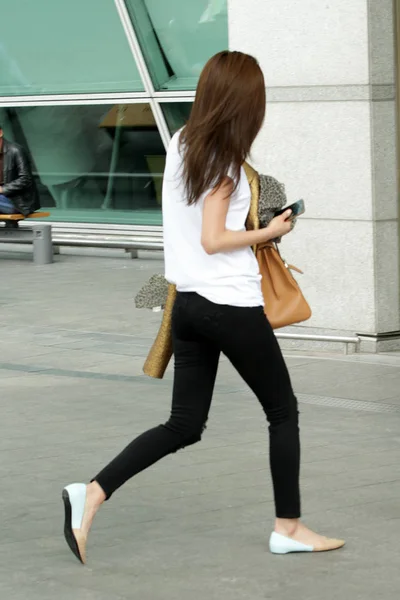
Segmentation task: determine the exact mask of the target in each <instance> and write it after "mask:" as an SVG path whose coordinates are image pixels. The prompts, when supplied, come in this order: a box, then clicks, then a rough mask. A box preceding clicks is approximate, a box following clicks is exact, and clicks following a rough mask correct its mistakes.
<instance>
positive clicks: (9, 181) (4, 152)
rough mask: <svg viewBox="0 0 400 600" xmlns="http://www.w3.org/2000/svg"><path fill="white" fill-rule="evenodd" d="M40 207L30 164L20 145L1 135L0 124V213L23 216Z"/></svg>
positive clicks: (0, 128)
mask: <svg viewBox="0 0 400 600" xmlns="http://www.w3.org/2000/svg"><path fill="white" fill-rule="evenodd" d="M39 208H40V202H39V194H38V192H37V189H36V185H35V182H34V179H33V175H32V171H31V166H30V164H29V160H28V158H27V156H26V153H25V151H24V149H23V148H21V146H19V145H18V144H14V143H13V142H8V141H7V140H6V139H4V137H3V129H2V127H1V125H0V214H3V215H13V214H21V215H24V216H25V217H26V216H27V215H29V214H31V213H32V212H34V211H35V210H38V209H39Z"/></svg>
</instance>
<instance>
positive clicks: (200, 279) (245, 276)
mask: <svg viewBox="0 0 400 600" xmlns="http://www.w3.org/2000/svg"><path fill="white" fill-rule="evenodd" d="M179 134H180V132H178V133H176V134H175V135H174V137H173V138H172V140H171V143H170V146H169V148H168V152H167V161H166V168H165V173H164V183H163V203H162V206H163V224H164V255H165V277H166V279H167V280H168V281H169V282H171V283H174V284H175V285H176V287H177V290H178V291H179V292H196V293H197V294H200V296H203V297H204V298H207V299H208V300H210V301H211V302H214V303H215V304H228V305H231V306H244V307H254V306H263V305H264V300H263V296H262V292H261V283H260V282H261V276H260V271H259V267H258V263H257V260H256V257H255V255H254V253H253V251H252V249H251V248H250V246H249V247H247V248H241V249H239V250H233V251H232V252H220V253H218V254H213V255H208V254H207V253H206V252H205V250H204V249H203V247H202V245H201V232H202V221H203V205H204V199H205V198H206V196H207V195H208V194H209V193H210V191H211V190H209V191H207V192H206V193H205V194H203V196H202V197H201V198H200V199H199V200H198V202H197V203H196V204H193V205H191V206H188V204H187V196H186V192H185V186H184V182H183V177H182V156H181V154H180V152H179ZM250 199H251V192H250V186H249V183H248V181H247V177H246V174H245V172H244V169H243V168H242V170H241V176H240V181H239V185H238V187H237V189H236V190H235V192H234V193H233V194H232V196H231V199H230V204H229V210H228V214H227V217H226V228H227V229H230V230H232V231H243V230H245V223H246V219H247V215H248V213H249V208H250Z"/></svg>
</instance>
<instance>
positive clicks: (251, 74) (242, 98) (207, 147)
mask: <svg viewBox="0 0 400 600" xmlns="http://www.w3.org/2000/svg"><path fill="white" fill-rule="evenodd" d="M265 101H266V100H265V82H264V76H263V73H262V71H261V69H260V66H259V64H258V62H257V60H256V59H255V58H254V57H253V56H249V55H248V54H243V53H242V52H229V51H224V52H220V53H219V54H216V55H215V56H213V57H212V58H211V59H210V60H209V61H208V63H207V64H206V66H205V67H204V69H203V71H202V73H201V76H200V80H199V84H198V87H197V93H196V99H195V102H194V104H193V108H192V112H191V115H190V118H189V120H188V122H187V124H186V126H185V128H184V129H183V130H182V132H181V134H180V147H181V149H182V150H183V156H184V159H183V178H184V182H185V187H186V193H187V201H188V204H194V203H196V202H197V200H198V199H199V198H200V196H201V195H202V194H203V193H204V192H206V191H207V190H208V189H211V188H219V187H220V186H221V185H222V184H223V182H224V179H225V178H226V177H227V175H228V173H231V174H232V175H233V177H232V178H233V180H234V183H235V187H236V186H237V185H238V182H239V178H240V168H241V166H242V164H243V162H244V161H245V160H246V158H247V157H248V155H249V152H250V148H251V146H252V144H253V142H254V140H255V138H256V136H257V134H258V132H259V130H260V128H261V125H262V123H263V121H264V117H265Z"/></svg>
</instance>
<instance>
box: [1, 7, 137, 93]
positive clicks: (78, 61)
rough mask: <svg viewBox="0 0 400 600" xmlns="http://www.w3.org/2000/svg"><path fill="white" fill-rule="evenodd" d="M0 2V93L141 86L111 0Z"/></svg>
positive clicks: (121, 89) (131, 89)
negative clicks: (0, 23) (0, 17)
mask: <svg viewBox="0 0 400 600" xmlns="http://www.w3.org/2000/svg"><path fill="white" fill-rule="evenodd" d="M0 6H1V11H0V14H1V15H7V18H4V17H3V18H2V19H1V21H2V26H1V37H0V96H19V95H28V94H29V95H33V94H81V93H85V94H89V93H96V92H138V91H142V90H143V89H144V87H143V84H142V82H141V80H140V77H139V72H138V69H137V67H136V64H135V61H134V59H133V56H132V54H131V51H130V48H129V44H128V41H127V39H126V36H125V35H124V30H123V27H122V24H121V21H120V19H119V17H118V13H117V11H116V8H115V5H114V2H113V1H112V0H85V1H84V2H82V1H81V0H69V1H68V2H57V1H53V2H49V1H48V0H35V1H34V2H32V0H12V2H7V0H0ZM6 23H7V25H5V24H6Z"/></svg>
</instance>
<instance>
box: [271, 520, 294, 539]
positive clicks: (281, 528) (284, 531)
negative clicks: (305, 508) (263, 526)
mask: <svg viewBox="0 0 400 600" xmlns="http://www.w3.org/2000/svg"><path fill="white" fill-rule="evenodd" d="M299 524H300V519H276V520H275V532H276V533H279V534H280V535H284V536H286V537H292V536H293V535H294V534H295V533H296V531H297V528H298V526H299Z"/></svg>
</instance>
